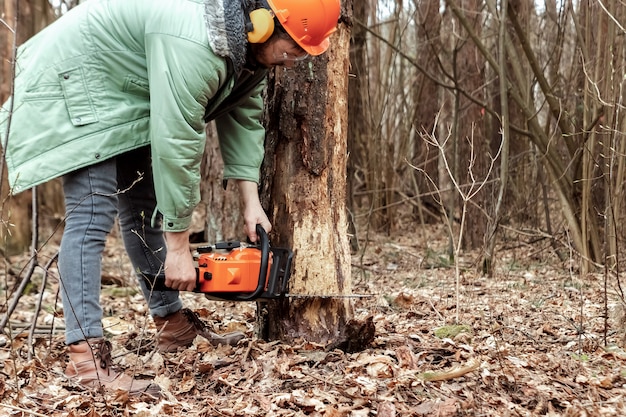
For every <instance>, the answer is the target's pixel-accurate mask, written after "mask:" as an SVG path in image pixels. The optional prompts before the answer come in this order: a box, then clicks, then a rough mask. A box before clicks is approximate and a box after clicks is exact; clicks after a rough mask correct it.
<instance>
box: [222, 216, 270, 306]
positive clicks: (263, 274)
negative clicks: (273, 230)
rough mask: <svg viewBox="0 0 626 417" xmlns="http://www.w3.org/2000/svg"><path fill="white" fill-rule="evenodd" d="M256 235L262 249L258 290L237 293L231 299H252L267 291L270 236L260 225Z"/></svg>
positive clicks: (257, 227)
mask: <svg viewBox="0 0 626 417" xmlns="http://www.w3.org/2000/svg"><path fill="white" fill-rule="evenodd" d="M256 235H257V240H258V242H259V243H258V244H259V249H261V269H260V270H259V283H258V284H257V287H256V290H255V291H254V292H252V293H250V294H246V295H241V294H236V295H233V297H232V298H230V297H229V299H232V300H235V301H251V300H255V299H257V298H259V297H260V296H261V294H263V292H264V291H265V284H266V283H267V268H268V267H269V264H270V238H269V236H267V232H266V231H265V229H264V228H263V227H262V226H261V225H260V224H257V225H256Z"/></svg>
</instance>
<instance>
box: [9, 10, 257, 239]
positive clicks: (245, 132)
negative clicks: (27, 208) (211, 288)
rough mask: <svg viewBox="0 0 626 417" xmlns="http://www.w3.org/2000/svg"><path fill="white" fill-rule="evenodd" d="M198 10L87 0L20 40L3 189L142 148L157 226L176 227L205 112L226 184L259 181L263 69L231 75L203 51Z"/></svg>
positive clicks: (191, 186) (195, 193) (187, 218)
mask: <svg viewBox="0 0 626 417" xmlns="http://www.w3.org/2000/svg"><path fill="white" fill-rule="evenodd" d="M203 11H204V5H203V3H202V1H193V0H133V1H128V0H89V1H87V2H86V3H84V4H83V5H81V6H78V7H76V8H74V9H72V10H71V11H70V12H69V13H67V14H66V15H65V16H64V17H62V18H61V19H60V20H59V21H57V22H55V23H53V24H52V25H50V26H49V27H47V28H46V29H44V30H43V31H41V32H40V33H38V34H37V35H36V36H34V37H33V38H32V39H30V40H29V41H28V42H26V43H25V44H24V45H23V46H22V47H20V49H19V51H18V57H17V70H16V74H17V76H16V80H15V92H14V104H13V106H14V107H13V113H12V115H11V118H10V120H11V126H10V134H9V136H8V139H7V138H5V132H6V122H7V120H9V119H8V118H7V117H6V115H7V114H8V110H9V102H7V103H5V105H4V106H3V109H2V115H0V120H2V119H4V122H0V136H1V137H2V139H3V142H2V143H3V145H4V144H5V143H6V161H7V168H8V173H9V182H10V186H11V188H12V192H13V193H14V194H15V193H19V192H21V191H23V190H26V189H28V188H31V187H33V186H35V185H38V184H41V183H43V182H46V181H48V180H50V179H52V178H56V177H59V176H61V175H63V174H66V173H68V172H71V171H73V170H76V169H78V168H81V167H85V166H89V165H91V164H94V163H97V162H99V161H102V160H105V159H107V158H111V157H113V156H115V155H118V154H121V153H124V152H126V151H129V150H131V149H135V148H139V147H142V146H145V145H150V146H151V149H152V166H153V175H154V185H155V191H156V196H157V207H156V209H157V210H158V211H159V212H160V213H161V214H162V215H163V229H164V230H166V231H182V230H185V229H187V228H188V227H189V224H190V222H191V215H192V211H193V209H194V207H195V206H196V204H197V203H198V202H199V199H200V193H199V182H200V162H201V158H202V155H203V151H204V147H205V120H204V118H205V115H206V116H207V118H208V119H211V118H213V117H212V116H211V115H215V121H216V124H217V129H218V134H219V138H220V149H221V153H222V157H223V160H224V164H225V168H224V179H244V180H250V181H257V182H258V178H259V167H260V165H261V162H262V159H263V153H264V151H263V141H264V137H265V132H264V129H263V127H262V125H261V116H262V110H263V100H262V97H261V92H262V89H263V87H264V82H263V81H262V80H263V79H264V75H265V70H258V71H256V72H255V73H249V72H246V71H244V73H245V74H244V76H243V77H240V79H239V80H237V79H236V78H237V77H236V76H235V74H233V70H232V65H230V61H229V60H228V59H225V58H223V57H220V56H218V55H216V54H215V53H214V52H213V51H212V49H211V48H210V46H209V41H208V35H207V24H206V22H205V18H204V14H203ZM242 79H244V80H248V82H242ZM250 79H252V80H253V81H254V82H253V83H250V82H249V80H250ZM237 86H239V87H237ZM242 86H243V88H244V90H243V91H242ZM233 89H234V91H233ZM231 93H232V94H231ZM5 140H6V141H7V142H5Z"/></svg>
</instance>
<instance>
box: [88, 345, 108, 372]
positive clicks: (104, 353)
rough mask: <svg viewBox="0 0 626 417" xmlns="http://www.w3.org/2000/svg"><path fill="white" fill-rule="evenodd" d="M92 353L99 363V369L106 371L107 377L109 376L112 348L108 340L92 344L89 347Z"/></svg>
mask: <svg viewBox="0 0 626 417" xmlns="http://www.w3.org/2000/svg"><path fill="white" fill-rule="evenodd" d="M91 348H92V349H93V351H94V354H95V356H96V358H97V359H98V360H99V361H100V368H102V369H106V371H107V375H110V373H111V371H110V370H111V368H112V364H113V358H112V357H111V351H112V350H113V346H112V345H111V342H109V341H108V340H101V341H97V342H94V343H93V344H92V347H91Z"/></svg>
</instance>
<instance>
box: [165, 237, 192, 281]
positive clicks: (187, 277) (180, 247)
mask: <svg viewBox="0 0 626 417" xmlns="http://www.w3.org/2000/svg"><path fill="white" fill-rule="evenodd" d="M165 241H166V242H167V256H166V257H165V285H166V286H167V287H169V288H172V289H175V290H179V291H193V290H194V289H195V288H196V268H195V266H194V263H193V257H192V256H191V252H190V251H189V231H185V232H165Z"/></svg>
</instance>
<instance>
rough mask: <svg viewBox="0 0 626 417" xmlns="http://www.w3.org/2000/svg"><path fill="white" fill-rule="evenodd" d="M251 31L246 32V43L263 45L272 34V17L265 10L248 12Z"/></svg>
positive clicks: (270, 13)
mask: <svg viewBox="0 0 626 417" xmlns="http://www.w3.org/2000/svg"><path fill="white" fill-rule="evenodd" d="M250 21H251V22H252V27H253V30H252V32H248V42H250V43H263V42H265V41H266V40H268V39H269V38H270V36H272V33H274V15H273V14H272V12H270V11H269V10H267V9H256V10H253V11H251V12H250Z"/></svg>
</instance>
